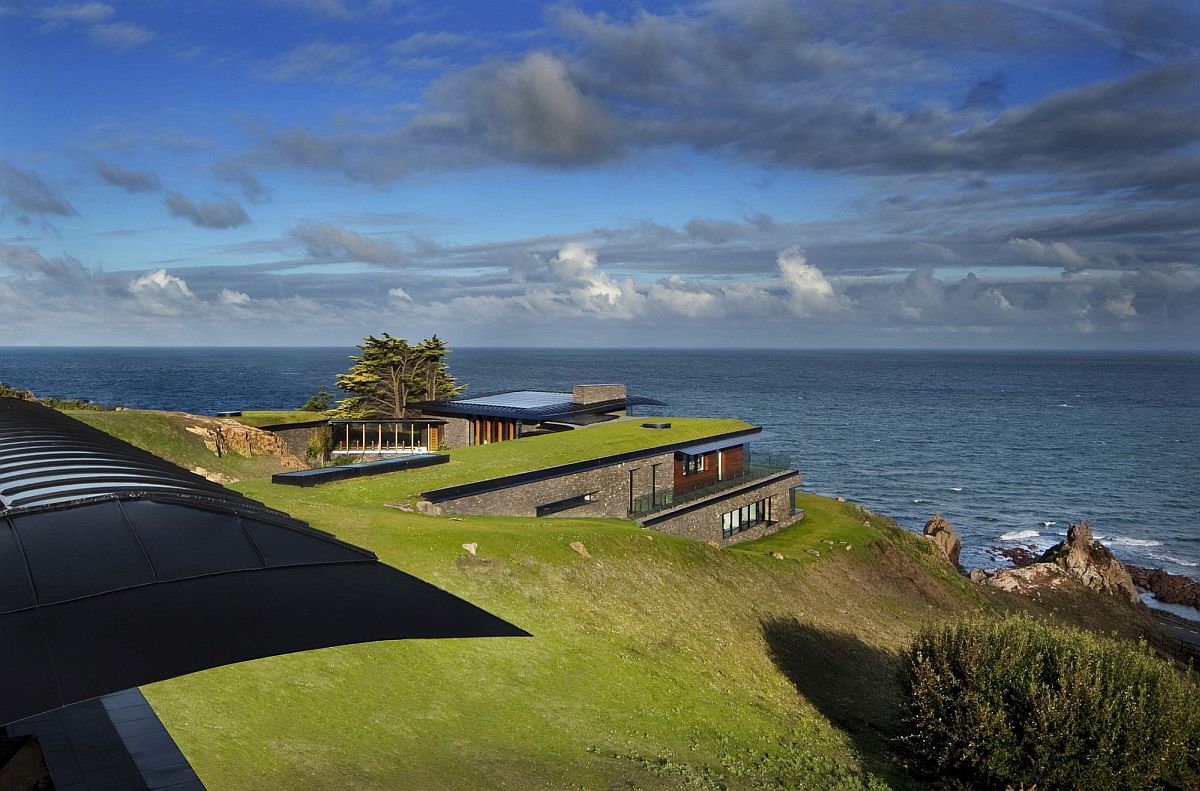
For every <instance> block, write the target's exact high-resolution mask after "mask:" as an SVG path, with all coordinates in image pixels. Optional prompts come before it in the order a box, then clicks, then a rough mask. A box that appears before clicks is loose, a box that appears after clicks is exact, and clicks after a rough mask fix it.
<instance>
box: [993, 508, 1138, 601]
mask: <svg viewBox="0 0 1200 791" xmlns="http://www.w3.org/2000/svg"><path fill="white" fill-rule="evenodd" d="M971 579H973V580H975V581H976V582H981V583H983V584H984V585H990V586H991V587H994V588H1000V589H1001V590H1008V591H1015V592H1017V593H1036V592H1038V591H1040V590H1044V589H1047V588H1057V587H1061V586H1062V585H1063V584H1065V583H1066V582H1067V581H1068V580H1075V581H1077V582H1080V583H1082V584H1083V585H1084V586H1085V587H1087V588H1089V589H1091V590H1094V591H1097V592H1099V593H1106V594H1108V595H1110V596H1115V597H1116V598H1118V599H1120V600H1122V601H1127V602H1129V603H1130V604H1139V603H1140V599H1139V598H1138V592H1137V588H1135V587H1134V585H1133V579H1132V578H1131V577H1130V576H1129V572H1128V571H1126V570H1125V566H1123V565H1122V564H1121V561H1119V560H1117V559H1116V558H1115V557H1113V553H1112V552H1110V551H1109V550H1108V547H1106V546H1104V545H1103V544H1101V543H1100V542H1099V541H1097V540H1096V539H1095V538H1093V537H1092V529H1091V527H1089V526H1088V523H1087V522H1086V521H1080V522H1079V524H1076V525H1071V526H1070V527H1069V528H1067V540H1066V541H1063V542H1061V543H1059V544H1055V545H1054V546H1053V547H1051V548H1050V549H1048V550H1046V551H1045V552H1044V553H1043V554H1042V556H1041V557H1039V558H1038V559H1037V561H1036V562H1034V563H1031V564H1029V565H1026V566H1023V567H1022V568H1015V569H1002V570H1000V571H995V570H983V569H977V570H976V571H973V572H971Z"/></svg>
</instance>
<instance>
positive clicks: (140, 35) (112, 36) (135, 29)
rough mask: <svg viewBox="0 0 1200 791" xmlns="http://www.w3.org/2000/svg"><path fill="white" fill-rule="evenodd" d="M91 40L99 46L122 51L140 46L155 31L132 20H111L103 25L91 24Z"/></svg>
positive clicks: (152, 35)
mask: <svg viewBox="0 0 1200 791" xmlns="http://www.w3.org/2000/svg"><path fill="white" fill-rule="evenodd" d="M90 33H91V36H92V41H94V42H96V44H98V45H100V46H101V47H105V48H107V49H111V50H115V51H117V52H124V51H126V50H130V49H133V48H134V47H140V46H141V45H142V44H145V43H146V42H148V41H150V40H151V39H153V38H154V36H155V33H154V31H153V30H150V29H149V28H146V27H143V26H141V25H135V24H133V23H132V22H111V23H107V24H103V25H93V26H92V29H91V31H90Z"/></svg>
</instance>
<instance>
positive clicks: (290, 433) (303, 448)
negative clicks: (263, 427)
mask: <svg viewBox="0 0 1200 791" xmlns="http://www.w3.org/2000/svg"><path fill="white" fill-rule="evenodd" d="M268 430H269V431H270V432H271V433H272V434H274V435H275V436H277V437H279V439H281V440H283V444H284V445H286V446H287V449H288V452H289V453H291V454H292V455H293V456H296V457H298V458H301V459H304V460H305V461H309V462H311V461H312V460H311V459H309V458H308V447H309V443H311V442H312V439H313V437H315V436H317V435H318V434H320V433H322V432H324V433H326V434H328V433H329V424H328V423H321V424H320V425H317V426H310V425H306V424H300V425H297V426H283V427H280V428H271V429H268Z"/></svg>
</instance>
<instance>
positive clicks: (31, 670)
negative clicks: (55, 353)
mask: <svg viewBox="0 0 1200 791" xmlns="http://www.w3.org/2000/svg"><path fill="white" fill-rule="evenodd" d="M525 634H526V633H525V632H523V631H522V630H520V629H518V628H516V627H514V626H512V625H511V624H508V623H506V622H505V621H502V620H500V619H499V618H496V617H495V616H493V615H490V614H489V613H487V612H484V611H483V610H481V609H479V608H477V607H475V606H474V605H472V604H469V603H467V602H465V601H462V600H461V599H458V598H456V597H454V596H451V595H450V594H448V593H446V592H444V591H442V590H440V589H438V588H435V587H434V586H432V585H429V584H428V583H425V582H422V581H421V580H418V579H416V578H414V577H411V576H409V575H407V574H405V573H403V572H401V571H397V570H396V569H393V568H391V567H389V566H386V565H384V564H382V563H380V562H379V560H378V558H377V557H376V556H375V555H374V554H373V553H371V552H369V551H367V550H365V549H362V548H360V547H356V546H354V545H352V544H347V543H345V542H343V541H339V540H338V539H336V538H334V537H333V536H332V535H330V534H328V533H324V532H322V531H319V530H315V529H313V528H311V527H309V526H308V525H306V524H305V523H303V522H300V521H298V520H296V519H293V518H292V517H290V516H288V515H287V514H285V513H282V512H280V511H276V510H274V509H271V508H268V507H267V506H265V505H263V504H261V503H258V502H256V501H254V500H251V499H249V498H247V497H244V496H243V495H241V494H238V493H237V492H233V491H231V490H229V489H226V488H224V487H222V486H220V485H218V484H215V483H212V482H210V481H208V480H206V479H204V478H202V477H200V476H198V475H194V474H192V473H190V472H188V471H186V470H183V469H181V468H179V467H176V466H175V465H173V464H170V463H168V462H166V461H163V460H162V459H159V458H158V457H156V456H154V455H153V454H150V453H147V452H146V451H143V450H140V449H138V448H135V447H134V446H132V445H129V444H128V443H125V442H122V441H120V440H118V439H116V438H114V437H111V436H109V435H108V434H105V433H104V432H102V431H99V430H98V429H94V428H92V427H90V426H87V425H86V424H83V423H81V422H79V421H76V420H73V419H71V418H69V417H67V416H66V415H63V414H62V413H60V412H57V411H55V410H52V409H49V408H46V407H43V406H41V405H38V404H35V403H31V402H28V401H21V400H17V399H11V398H0V724H3V723H7V722H11V721H13V720H17V719H21V718H23V717H26V716H30V715H32V714H37V713H40V712H43V711H48V710H50V709H54V708H58V707H60V706H63V705H66V704H69V703H74V702H77V701H81V700H87V699H90V698H94V697H97V696H99V695H103V694H107V693H109V692H115V691H117V690H122V689H126V688H128V687H132V686H138V685H141V684H147V683H150V682H153V681H159V680H162V679H166V678H170V677H173V676H177V675H182V674H185V673H190V672H194V671H196V670H202V669H205V668H210V667H215V666H218V665H224V664H229V663H233V662H240V661H244V660H247V659H254V658H259V657H265V656H273V655H276V654H283V653H289V652H292V651H302V650H307V649H311V648H321V647H326V646H333V645H344V644H348V643H357V642H366V641H372V640H399V639H405V638H433V637H484V636H519V635H525Z"/></svg>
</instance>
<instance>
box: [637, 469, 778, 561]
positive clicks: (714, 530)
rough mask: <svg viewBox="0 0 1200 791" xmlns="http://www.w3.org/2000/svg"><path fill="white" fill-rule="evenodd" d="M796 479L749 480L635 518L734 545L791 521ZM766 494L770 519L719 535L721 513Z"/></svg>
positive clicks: (645, 523)
mask: <svg viewBox="0 0 1200 791" xmlns="http://www.w3.org/2000/svg"><path fill="white" fill-rule="evenodd" d="M800 482H801V480H800V473H798V472H793V473H792V474H790V475H786V476H783V477H781V478H779V479H776V480H771V481H768V482H767V483H756V482H750V483H748V484H747V485H746V486H747V488H745V489H734V490H733V491H732V493H729V494H725V493H719V494H716V495H714V496H713V497H711V498H707V499H704V500H700V501H698V502H695V503H687V504H685V505H683V506H680V507H679V508H676V509H674V510H670V511H665V512H661V513H657V514H653V515H651V516H649V517H647V518H645V519H640V520H638V521H639V522H640V523H641V524H642V525H643V526H644V527H649V528H651V529H653V530H660V531H662V532H664V533H671V534H673V535H677V536H683V537H684V538H691V539H695V540H696V541H714V540H715V541H718V542H720V543H721V545H722V546H729V545H732V544H738V543H741V542H742V541H750V540H752V539H755V538H762V537H763V536H767V535H770V534H771V533H774V532H775V531H776V530H782V529H783V528H785V527H787V526H788V525H791V524H792V523H793V522H795V521H796V517H795V516H794V515H793V514H792V502H791V490H792V487H793V486H799V485H800ZM766 497H770V498H771V519H772V520H773V521H772V522H769V523H766V524H759V525H755V526H754V527H751V528H750V529H748V530H743V531H742V532H740V533H734V534H733V535H732V536H731V537H729V538H722V537H721V517H722V515H724V514H726V513H728V512H729V511H733V510H735V509H737V508H741V507H742V506H743V505H749V504H750V503H753V502H755V501H757V500H762V499H763V498H766Z"/></svg>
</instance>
